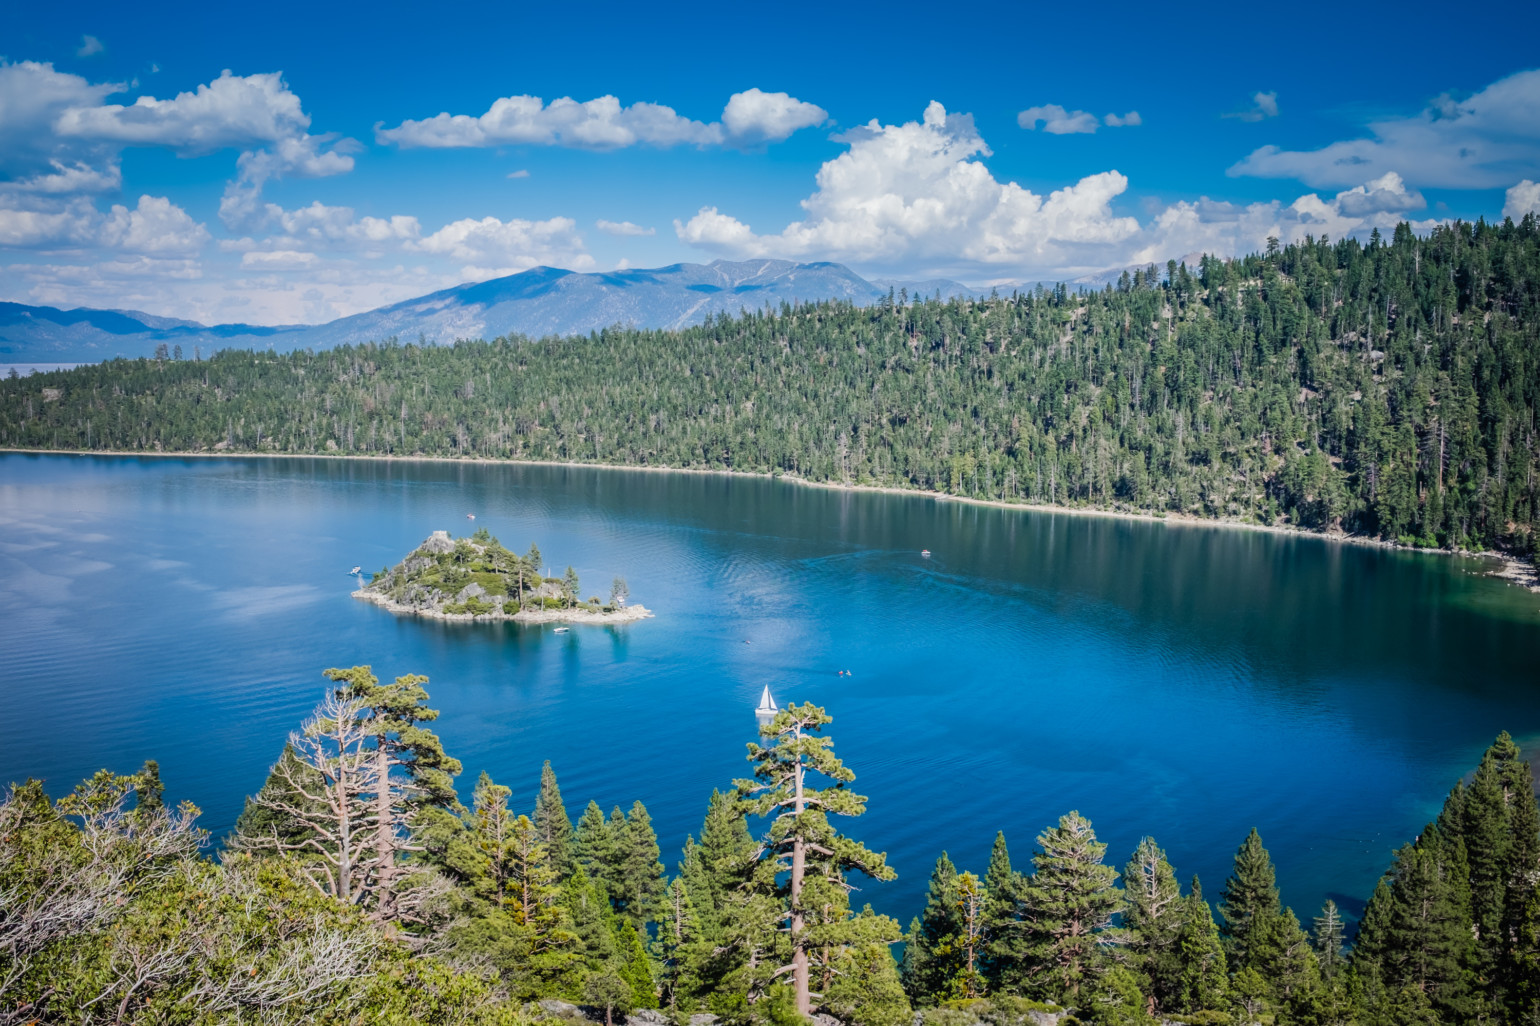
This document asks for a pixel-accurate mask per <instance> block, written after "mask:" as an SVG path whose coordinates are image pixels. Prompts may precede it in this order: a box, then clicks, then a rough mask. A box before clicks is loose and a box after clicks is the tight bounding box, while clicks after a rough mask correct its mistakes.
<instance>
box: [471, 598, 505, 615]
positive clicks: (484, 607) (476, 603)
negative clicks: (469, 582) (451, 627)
mask: <svg viewBox="0 0 1540 1026" xmlns="http://www.w3.org/2000/svg"><path fill="white" fill-rule="evenodd" d="M496 608H497V607H496V606H494V605H493V604H492V603H490V602H483V601H482V600H481V599H479V598H468V599H466V600H465V611H466V612H467V613H470V614H471V615H472V616H481V615H483V614H484V613H490V612H491V611H492V610H494V609H496Z"/></svg>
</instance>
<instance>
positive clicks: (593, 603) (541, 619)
mask: <svg viewBox="0 0 1540 1026" xmlns="http://www.w3.org/2000/svg"><path fill="white" fill-rule="evenodd" d="M538 555H539V553H538V551H537V550H531V553H530V555H529V556H520V555H518V554H516V553H513V552H510V551H509V550H508V549H506V548H504V547H503V546H502V544H501V543H499V542H498V540H497V539H496V538H494V537H492V535H491V534H489V533H488V532H487V531H486V530H485V529H483V530H480V531H477V532H476V533H475V534H474V535H472V536H471V537H469V538H451V537H450V536H449V532H448V531H434V532H433V534H431V535H430V536H429V537H428V539H427V540H426V541H424V542H423V543H422V544H421V545H419V546H417V548H415V549H413V550H412V552H411V553H410V554H409V555H408V556H407V557H406V558H405V559H403V560H402V561H401V562H399V563H397V564H396V565H395V566H394V567H391V568H390V569H388V570H381V571H380V572H379V573H377V574H375V575H374V577H373V579H372V580H371V581H370V582H369V583H368V584H367V585H365V586H364V587H362V588H360V589H359V590H357V591H355V592H354V593H353V597H354V598H358V599H363V600H364V601H365V602H373V603H374V604H375V605H378V606H383V607H384V608H386V609H388V610H390V611H391V612H392V613H400V614H404V615H410V616H427V617H432V618H434V619H438V620H514V621H517V622H519V623H552V622H560V623H597V624H605V623H628V622H630V621H633V620H643V619H646V618H647V617H650V616H651V615H652V613H651V612H650V611H649V610H648V609H647V608H646V607H645V606H640V605H627V604H626V603H625V600H624V598H623V597H618V596H615V595H613V594H612V599H611V601H610V602H603V601H601V600H599V599H598V598H589V599H588V600H586V601H585V600H580V599H579V598H578V592H577V587H578V580H577V575H576V574H574V573H572V571H571V570H570V569H569V570H568V576H567V577H565V578H562V577H542V576H541V572H540V567H539V566H538V565H536V563H537V562H538V558H536V557H538Z"/></svg>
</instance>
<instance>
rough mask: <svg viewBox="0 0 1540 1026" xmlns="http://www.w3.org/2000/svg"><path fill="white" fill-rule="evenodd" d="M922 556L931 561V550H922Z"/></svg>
mask: <svg viewBox="0 0 1540 1026" xmlns="http://www.w3.org/2000/svg"><path fill="white" fill-rule="evenodd" d="M920 555H921V556H924V557H925V558H926V559H929V558H930V549H921V550H920Z"/></svg>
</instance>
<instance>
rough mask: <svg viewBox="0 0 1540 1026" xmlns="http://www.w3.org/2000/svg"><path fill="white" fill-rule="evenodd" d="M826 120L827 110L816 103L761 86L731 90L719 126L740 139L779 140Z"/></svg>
mask: <svg viewBox="0 0 1540 1026" xmlns="http://www.w3.org/2000/svg"><path fill="white" fill-rule="evenodd" d="M827 120H829V112H828V111H826V110H824V109H823V108H822V107H820V106H818V105H817V104H813V103H805V102H803V101H802V100H799V99H797V98H796V97H795V96H792V95H790V94H789V93H767V92H764V91H763V90H760V89H746V90H744V91H743V92H741V93H734V94H733V95H732V96H731V97H729V98H728V101H727V106H726V107H725V108H723V110H722V127H723V128H725V129H726V130H727V134H728V136H729V137H731V138H732V139H733V140H736V141H742V142H780V141H781V140H782V139H786V138H789V137H790V136H791V135H792V133H794V132H796V131H798V130H799V129H803V128H811V127H813V126H814V125H821V124H823V123H824V122H825V121H827Z"/></svg>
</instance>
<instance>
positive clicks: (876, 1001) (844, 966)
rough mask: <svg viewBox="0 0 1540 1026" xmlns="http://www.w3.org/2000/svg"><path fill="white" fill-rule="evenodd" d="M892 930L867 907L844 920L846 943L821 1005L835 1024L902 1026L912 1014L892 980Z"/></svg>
mask: <svg viewBox="0 0 1540 1026" xmlns="http://www.w3.org/2000/svg"><path fill="white" fill-rule="evenodd" d="M897 926H898V924H897V923H895V922H894V921H893V920H892V919H889V918H888V917H887V916H879V915H877V914H876V913H874V912H873V911H872V908H871V906H870V905H868V906H866V907H865V908H863V909H862V910H861V911H860V912H859V913H858V914H857V915H856V916H855V917H853V918H852V919H851V920H850V928H849V934H848V938H847V940H848V943H847V944H846V945H845V946H844V947H843V948H842V949H841V950H840V953H839V955H838V956H837V958H836V959H835V962H834V973H833V979H832V982H830V983H829V984H828V986H827V987H826V988H825V991H824V998H823V1005H824V1008H826V1009H827V1010H828V1011H829V1012H830V1013H831V1014H833V1015H834V1017H835V1018H837V1019H839V1020H840V1021H841V1022H849V1023H859V1024H860V1026H908V1024H909V1023H910V1022H911V1020H912V1016H913V1013H912V1012H911V1011H910V1006H909V999H908V997H906V996H905V994H904V987H903V984H902V983H901V982H900V980H899V978H898V965H897V963H895V962H894V961H893V952H892V950H891V948H890V945H891V944H892V943H893V941H895V940H897V939H898V937H899V934H898V932H897V930H896V928H897Z"/></svg>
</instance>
